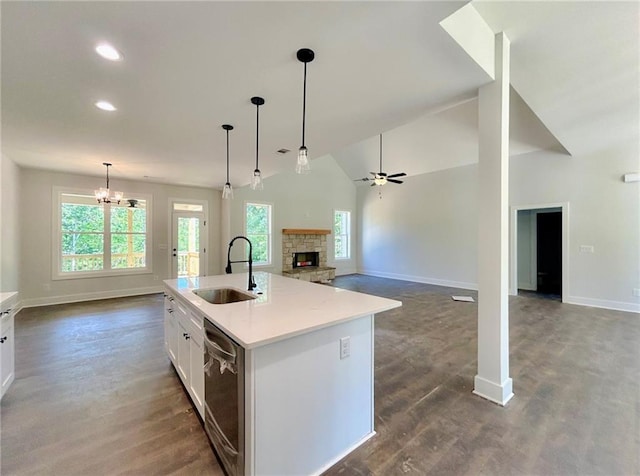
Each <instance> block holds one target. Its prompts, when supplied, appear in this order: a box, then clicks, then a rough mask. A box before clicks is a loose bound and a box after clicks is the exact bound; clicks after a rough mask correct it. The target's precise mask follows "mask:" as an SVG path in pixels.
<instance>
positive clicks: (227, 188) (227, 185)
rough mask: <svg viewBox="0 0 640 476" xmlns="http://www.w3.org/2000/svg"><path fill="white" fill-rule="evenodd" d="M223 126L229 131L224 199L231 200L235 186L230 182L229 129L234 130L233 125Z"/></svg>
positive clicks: (223, 190)
mask: <svg viewBox="0 0 640 476" xmlns="http://www.w3.org/2000/svg"><path fill="white" fill-rule="evenodd" d="M222 128H223V129H224V130H225V131H227V182H226V183H225V184H224V188H223V189H222V198H223V199H224V200H229V199H232V198H233V187H232V186H231V182H229V131H232V130H233V126H232V125H230V124H223V125H222Z"/></svg>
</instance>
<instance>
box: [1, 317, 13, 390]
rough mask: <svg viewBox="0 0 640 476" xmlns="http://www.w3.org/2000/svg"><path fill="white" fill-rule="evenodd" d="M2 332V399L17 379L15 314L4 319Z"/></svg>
mask: <svg viewBox="0 0 640 476" xmlns="http://www.w3.org/2000/svg"><path fill="white" fill-rule="evenodd" d="M0 331H1V332H0V354H1V357H0V382H1V383H2V390H1V391H0V398H1V397H2V395H4V393H5V392H6V391H7V389H8V388H9V385H11V382H13V380H14V378H15V371H14V369H15V362H14V350H15V347H14V342H13V335H14V331H13V314H9V315H8V316H5V317H4V318H3V319H2V326H1V329H0Z"/></svg>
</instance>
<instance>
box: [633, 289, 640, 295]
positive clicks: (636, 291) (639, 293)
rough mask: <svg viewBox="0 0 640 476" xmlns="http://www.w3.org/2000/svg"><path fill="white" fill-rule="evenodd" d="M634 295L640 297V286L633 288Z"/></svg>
mask: <svg viewBox="0 0 640 476" xmlns="http://www.w3.org/2000/svg"><path fill="white" fill-rule="evenodd" d="M633 295H634V296H635V297H640V288H633Z"/></svg>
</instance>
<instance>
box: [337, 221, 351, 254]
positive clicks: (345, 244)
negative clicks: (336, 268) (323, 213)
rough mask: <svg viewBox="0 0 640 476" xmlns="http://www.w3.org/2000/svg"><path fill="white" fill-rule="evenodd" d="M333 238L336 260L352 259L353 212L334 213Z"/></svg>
mask: <svg viewBox="0 0 640 476" xmlns="http://www.w3.org/2000/svg"><path fill="white" fill-rule="evenodd" d="M333 237H334V244H335V257H336V259H349V258H350V257H351V212H346V211H341V210H336V211H335V212H334V213H333Z"/></svg>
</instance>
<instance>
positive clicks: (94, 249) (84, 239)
mask: <svg viewBox="0 0 640 476" xmlns="http://www.w3.org/2000/svg"><path fill="white" fill-rule="evenodd" d="M61 251H62V266H61V268H62V271H64V272H69V271H94V270H100V269H102V268H103V263H104V258H103V254H104V235H103V234H102V233H87V234H84V233H63V234H62V250H61Z"/></svg>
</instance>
